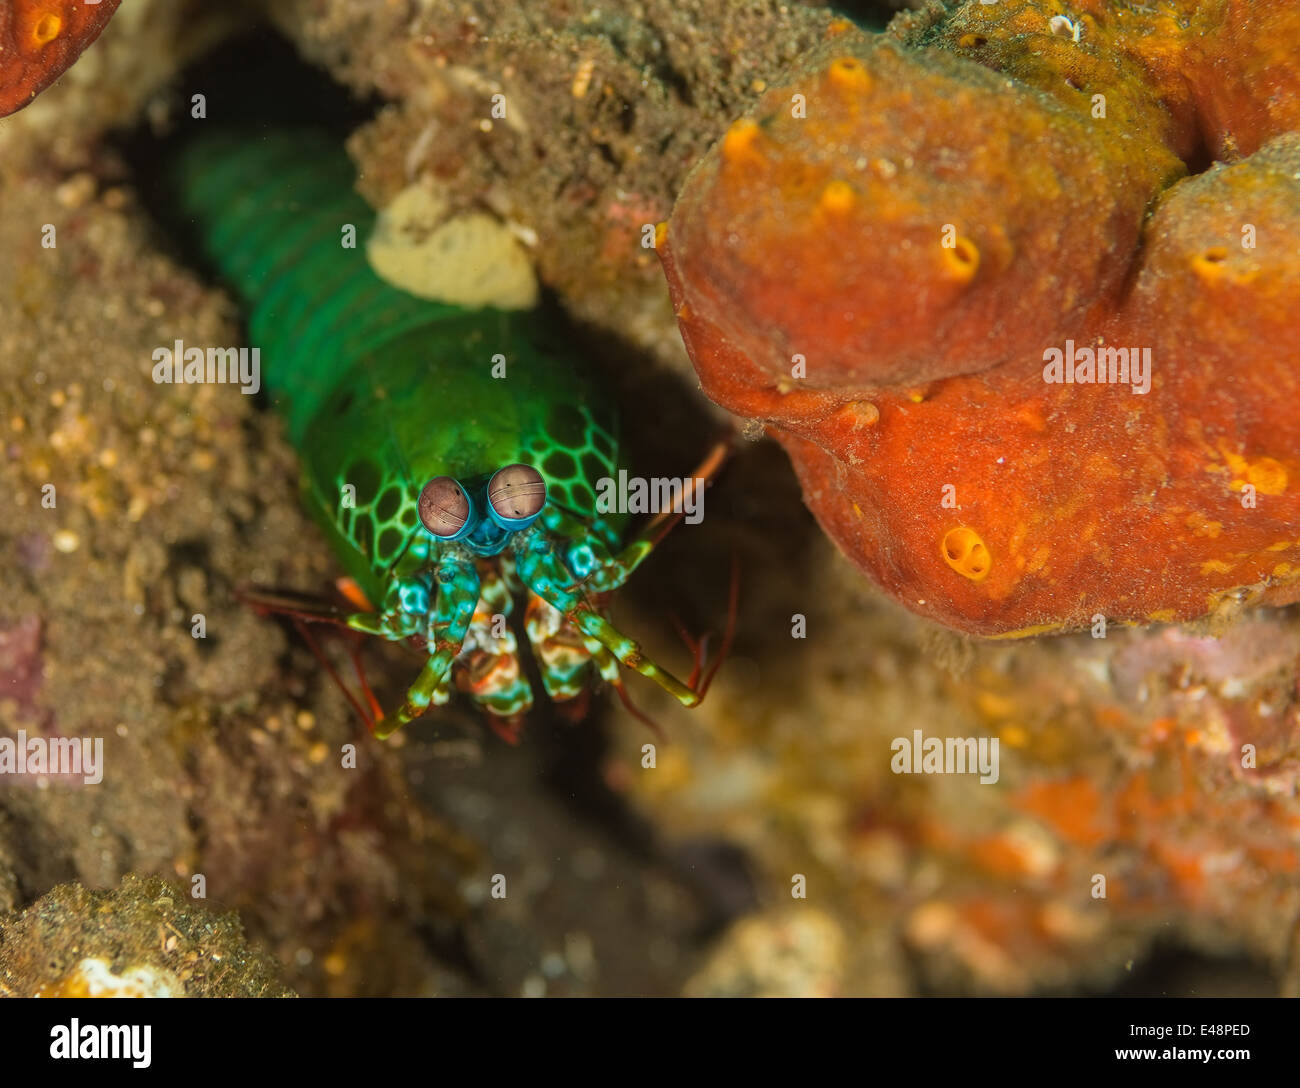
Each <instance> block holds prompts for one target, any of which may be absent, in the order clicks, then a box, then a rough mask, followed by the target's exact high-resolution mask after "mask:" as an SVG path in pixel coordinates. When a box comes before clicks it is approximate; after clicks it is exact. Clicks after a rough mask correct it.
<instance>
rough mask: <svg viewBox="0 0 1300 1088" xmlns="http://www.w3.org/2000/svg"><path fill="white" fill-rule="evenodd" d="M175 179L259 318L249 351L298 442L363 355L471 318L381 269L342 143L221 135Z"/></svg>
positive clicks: (191, 151) (203, 241)
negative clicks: (371, 253)
mask: <svg viewBox="0 0 1300 1088" xmlns="http://www.w3.org/2000/svg"><path fill="white" fill-rule="evenodd" d="M168 177H169V181H170V188H171V189H172V193H173V199H174V201H175V203H176V205H177V207H178V209H179V210H180V212H181V214H183V215H184V216H185V217H187V218H188V219H190V220H192V221H193V224H194V227H195V228H196V230H195V234H196V242H197V244H198V246H199V247H200V250H201V252H202V253H203V254H204V256H206V258H207V259H208V260H209V261H210V262H211V264H212V265H213V266H214V267H215V268H216V270H217V271H218V272H219V273H220V275H221V276H222V277H223V278H224V279H225V280H226V281H227V282H228V284H229V286H230V287H231V288H232V289H233V290H234V292H235V293H236V294H237V295H238V297H239V298H240V301H241V302H242V303H243V305H244V306H245V308H246V310H247V313H248V316H249V325H248V330H249V346H250V347H256V348H260V349H261V360H262V367H263V380H264V384H265V386H266V388H267V390H268V392H269V393H270V395H271V396H272V398H273V399H274V400H275V401H276V403H277V405H278V406H279V407H280V409H281V410H282V411H283V413H284V415H285V417H286V420H287V422H288V426H289V434H290V437H291V438H292V439H294V440H295V441H297V440H298V439H300V438H301V436H302V434H303V432H304V431H305V428H306V426H307V424H308V422H309V421H310V420H311V419H312V418H313V416H314V415H315V413H316V410H317V408H318V407H319V405H320V404H321V402H322V401H323V400H324V398H325V397H326V396H328V394H329V393H330V392H332V391H333V390H334V389H335V388H336V387H337V386H338V385H339V383H340V382H341V381H343V380H344V377H345V376H346V375H347V374H348V372H349V371H350V370H351V369H352V368H353V367H354V366H355V365H356V363H357V362H358V361H359V360H360V359H361V358H362V357H363V356H367V355H370V354H371V353H373V352H375V351H376V350H378V349H379V348H380V347H381V346H382V345H383V344H384V343H386V342H387V341H389V340H391V339H393V338H394V337H397V336H400V335H402V334H404V333H407V332H409V331H410V330H411V329H413V328H416V327H418V326H421V325H424V324H430V323H433V322H437V321H440V320H442V319H444V318H446V317H448V316H452V315H455V314H457V313H459V312H460V311H459V310H457V308H456V307H453V306H448V305H444V304H441V303H435V302H429V301H425V300H422V299H417V298H415V297H413V296H411V295H408V294H406V293H405V292H403V291H400V290H398V289H397V288H394V287H392V286H390V285H389V284H387V283H385V282H384V281H383V280H381V279H380V278H379V277H378V276H376V275H375V273H374V272H373V271H372V270H371V268H370V265H369V264H368V262H367V261H366V258H365V253H364V246H365V240H366V238H367V237H369V234H370V230H371V227H372V225H373V222H374V213H373V212H372V211H371V209H370V207H369V206H368V205H367V204H366V202H365V201H364V200H363V199H362V198H361V197H360V196H359V195H358V194H357V193H356V191H355V189H354V188H353V184H354V180H355V168H354V167H353V165H352V163H351V161H350V160H349V159H348V157H347V154H346V153H345V152H344V151H343V149H342V148H341V147H340V146H339V144H338V142H337V140H336V139H335V138H334V137H330V136H327V135H325V134H324V133H319V132H315V131H312V130H296V131H295V130H291V131H276V132H273V133H268V134H259V133H257V132H253V131H250V132H229V131H217V132H214V133H211V134H207V135H204V136H202V137H200V138H197V139H195V140H192V141H190V142H188V143H187V144H186V145H185V146H184V147H183V148H182V149H181V150H180V151H179V152H178V153H177V155H176V156H175V157H174V159H173V161H172V163H171V164H170V168H169V171H168ZM349 228H352V229H351V231H350V232H349V230H348V229H349ZM348 233H350V234H351V240H352V244H353V246H354V248H348V247H346V246H345V241H348V240H349V239H348V236H347V235H348Z"/></svg>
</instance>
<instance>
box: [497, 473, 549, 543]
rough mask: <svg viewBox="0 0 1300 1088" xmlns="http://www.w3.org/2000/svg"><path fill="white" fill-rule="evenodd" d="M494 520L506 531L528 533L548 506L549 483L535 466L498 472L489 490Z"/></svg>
mask: <svg viewBox="0 0 1300 1088" xmlns="http://www.w3.org/2000/svg"><path fill="white" fill-rule="evenodd" d="M487 495H488V506H489V507H490V508H491V510H490V512H491V515H492V520H493V521H495V522H496V523H497V524H498V525H500V526H501V528H503V529H526V528H527V527H528V526H529V525H531V524H532V523H533V522H534V521H535V520H536V519H537V515H538V514H540V513H541V512H542V507H543V506H545V505H546V481H545V480H543V479H542V474H541V473H540V472H538V471H537V469H535V468H533V467H532V466H531V465H506V467H505V468H502V469H497V471H496V472H495V473H494V474H493V476H492V479H491V480H489V481H488V487H487Z"/></svg>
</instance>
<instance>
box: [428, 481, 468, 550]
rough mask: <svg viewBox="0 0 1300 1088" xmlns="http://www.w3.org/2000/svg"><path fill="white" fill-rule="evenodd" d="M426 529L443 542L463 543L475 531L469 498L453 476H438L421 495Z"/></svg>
mask: <svg viewBox="0 0 1300 1088" xmlns="http://www.w3.org/2000/svg"><path fill="white" fill-rule="evenodd" d="M418 507H419V511H420V520H421V521H422V522H424V527H425V528H426V529H428V530H429V532H431V533H432V534H433V535H434V536H436V537H437V538H438V539H439V540H459V539H460V538H461V537H462V536H464V535H465V533H466V531H467V530H468V529H469V528H471V525H470V517H469V515H470V505H469V496H468V495H466V494H465V489H464V488H463V487H461V486H460V484H459V483H457V482H456V481H455V480H453V479H452V478H451V477H450V476H435V477H434V478H433V479H432V480H430V481H429V482H428V483H427V484H425V485H424V490H423V491H421V492H420V501H419V504H418Z"/></svg>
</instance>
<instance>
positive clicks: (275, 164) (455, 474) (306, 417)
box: [173, 132, 698, 736]
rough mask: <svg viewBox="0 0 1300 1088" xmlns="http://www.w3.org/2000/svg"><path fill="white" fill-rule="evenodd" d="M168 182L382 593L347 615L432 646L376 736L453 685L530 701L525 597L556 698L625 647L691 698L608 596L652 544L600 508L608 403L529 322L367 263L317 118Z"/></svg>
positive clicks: (612, 463) (183, 165) (308, 498)
mask: <svg viewBox="0 0 1300 1088" xmlns="http://www.w3.org/2000/svg"><path fill="white" fill-rule="evenodd" d="M173 183H174V186H175V190H176V192H177V194H178V202H179V206H180V210H181V212H182V213H183V214H184V215H186V216H188V217H189V218H191V219H193V220H194V222H195V224H196V226H197V231H198V240H199V244H200V246H201V248H202V250H203V252H204V254H205V256H206V257H207V258H208V259H209V260H210V261H211V262H212V263H213V264H214V265H215V267H216V269H217V270H218V271H219V272H220V274H221V275H222V277H223V278H224V279H225V280H226V281H227V282H229V284H230V285H231V286H232V287H233V289H234V290H235V292H236V293H237V294H238V296H239V297H240V298H241V300H242V301H243V303H244V304H245V306H246V307H247V310H248V314H249V339H250V342H251V345H252V346H254V347H256V348H258V349H259V351H260V355H261V359H262V361H263V363H264V365H265V368H266V373H265V381H264V384H265V387H266V389H267V391H268V393H269V395H270V397H271V399H272V400H273V402H274V403H275V404H276V406H277V408H278V409H279V410H280V411H281V412H282V414H283V415H284V418H285V420H286V423H287V428H288V433H289V437H290V439H291V441H292V442H293V443H294V445H295V447H296V448H297V450H298V452H299V455H300V457H301V461H302V476H303V495H304V501H305V502H306V504H307V506H308V507H309V509H310V510H311V511H312V513H313V515H314V516H315V517H316V518H317V520H318V521H319V522H320V524H321V526H322V528H323V529H324V531H325V532H326V534H327V535H328V536H329V538H330V540H331V543H332V544H333V545H334V548H335V550H336V551H337V552H338V554H339V557H340V559H341V561H342V562H343V564H344V566H345V567H346V569H347V571H348V573H349V575H351V577H352V578H353V580H354V581H355V583H356V584H357V586H358V587H359V588H360V589H361V591H362V592H363V593H364V595H365V596H366V598H367V599H368V601H370V602H372V603H373V605H374V606H375V610H374V611H361V612H358V613H355V614H353V615H351V616H350V617H348V621H347V622H348V623H349V625H350V626H352V627H354V628H356V629H358V630H361V631H365V632H367V633H371V634H375V635H380V636H382V637H384V638H388V639H392V640H408V641H412V642H414V643H415V644H417V645H420V646H421V647H425V648H427V650H428V657H427V660H426V663H425V665H424V668H423V669H422V671H421V673H420V676H419V677H418V678H417V680H416V681H415V683H414V684H413V685H412V686H411V688H410V689H409V690H408V692H407V698H406V702H405V704H404V705H403V706H402V707H401V709H400V710H399V711H398V712H397V713H396V714H395V715H392V716H389V717H388V718H386V719H385V720H384V721H383V722H381V723H380V724H379V726H378V729H377V732H378V733H379V735H381V736H386V735H388V733H390V732H392V730H393V729H395V728H397V727H398V726H400V725H401V724H403V723H404V722H406V721H409V720H410V719H412V718H414V717H416V716H418V715H419V714H421V713H423V712H424V710H425V709H426V708H427V707H428V706H429V705H430V703H442V702H445V701H446V700H447V699H448V698H449V697H450V694H451V691H452V689H453V688H454V687H459V688H461V689H462V690H464V691H466V692H468V693H469V694H470V695H471V696H472V697H473V698H474V699H475V701H477V702H478V703H479V704H480V705H481V706H483V707H484V709H485V710H487V711H488V712H489V713H490V714H492V715H495V717H496V719H497V720H498V721H505V722H514V721H517V720H518V717H519V715H521V714H522V713H523V712H524V711H525V710H527V709H528V707H529V706H530V705H531V702H532V693H531V689H530V686H529V684H528V680H527V678H526V676H525V675H524V671H523V669H522V668H521V665H520V661H519V655H518V647H517V642H516V640H515V637H514V635H513V634H512V633H511V632H510V630H509V628H508V626H507V625H506V623H505V622H504V617H505V616H507V615H508V614H509V613H510V611H511V609H512V607H513V602H514V600H515V599H516V598H517V597H519V596H526V599H527V606H526V613H525V629H526V631H527V635H528V639H529V642H530V643H531V645H532V649H533V652H534V656H535V658H536V659H537V661H538V665H539V670H540V673H541V678H542V682H543V685H544V687H545V689H546V691H547V693H548V694H549V695H550V696H551V697H552V698H554V699H557V700H559V699H571V698H574V697H576V696H578V695H580V694H582V693H583V692H584V691H585V690H586V689H587V688H588V686H589V685H590V682H591V680H592V678H593V675H592V674H593V671H594V672H597V673H599V674H601V675H603V676H604V677H605V678H606V679H608V680H610V681H611V682H613V683H615V684H617V683H618V664H617V663H618V662H622V663H623V664H624V665H626V666H628V667H631V668H634V669H636V670H637V671H638V672H641V673H642V674H643V675H646V676H649V677H651V678H652V679H654V680H655V681H656V682H657V683H659V684H660V685H661V686H663V687H664V688H666V689H667V690H668V691H670V692H671V693H672V694H674V695H675V696H676V697H677V698H678V699H679V700H680V701H682V702H683V703H685V704H687V705H694V704H695V703H696V702H697V701H698V696H697V695H696V693H695V692H694V691H693V690H692V689H691V688H690V687H688V686H687V685H685V684H682V683H681V682H680V681H678V680H676V679H675V678H673V677H672V676H671V675H669V674H668V673H667V672H665V671H664V670H662V669H660V668H659V667H658V666H657V665H655V664H654V663H653V662H651V661H650V660H649V659H648V658H646V657H645V655H644V654H643V653H642V651H641V649H640V647H638V646H637V645H636V643H634V642H632V641H631V640H630V639H628V638H627V637H626V636H623V635H621V634H620V633H619V632H618V631H616V630H615V629H614V628H613V627H612V626H611V625H610V623H609V621H608V619H607V618H606V616H605V614H604V611H603V609H602V607H601V602H602V600H603V599H604V596H605V595H606V594H608V593H609V592H610V591H611V590H613V589H616V588H617V587H618V586H619V585H620V584H621V583H622V582H623V581H624V580H625V579H626V577H627V576H628V575H629V574H630V573H631V572H632V570H634V569H635V567H636V566H637V565H638V564H639V563H640V562H641V561H642V560H643V559H644V558H645V556H646V555H647V554H649V552H650V550H651V548H652V544H651V543H650V542H648V541H646V540H634V541H632V542H631V543H630V544H629V545H628V546H627V547H625V548H623V549H622V550H621V551H620V550H619V541H620V534H621V530H622V528H623V523H622V518H621V516H620V515H618V514H615V513H609V512H604V511H601V510H600V509H598V505H599V504H598V503H597V491H598V487H599V486H600V481H602V480H604V479H608V478H611V477H615V476H617V474H618V470H619V468H620V460H619V447H618V442H617V439H616V432H615V428H614V424H613V417H612V415H611V413H610V411H609V407H608V405H607V404H606V403H605V402H604V401H603V400H602V399H601V398H600V397H599V395H598V394H597V393H596V392H595V388H594V386H593V384H592V383H591V381H590V380H589V379H588V378H587V377H586V376H584V375H582V374H580V373H579V372H578V371H577V369H576V368H575V367H574V366H572V365H571V364H569V363H567V362H566V361H565V359H564V352H563V351H562V350H561V349H560V348H559V347H558V346H557V345H553V344H550V343H549V342H548V341H549V340H550V339H551V338H552V334H551V333H550V332H549V330H548V328H547V327H546V326H545V325H544V323H543V322H542V320H541V319H540V318H539V317H537V316H536V315H533V314H519V313H509V312H505V311H499V310H492V309H483V310H465V309H462V308H459V307H456V306H452V305H447V304H442V303H437V302H431V301H427V300H422V299H417V298H414V297H412V296H410V295H408V294H406V293H405V292H402V291H400V290H398V289H397V288H395V287H393V286H391V285H389V284H387V283H385V282H384V281H383V280H381V279H380V278H379V277H378V276H376V275H375V273H374V272H373V271H372V270H371V268H370V266H369V264H368V262H367V261H366V258H365V255H364V252H363V249H362V248H361V244H363V243H364V239H365V238H366V237H367V236H368V234H369V231H370V228H371V226H372V223H373V218H374V217H373V213H372V212H371V211H370V209H369V208H368V206H367V205H366V204H365V202H364V201H363V200H362V199H361V198H360V197H359V196H358V195H357V194H356V193H355V192H354V190H353V171H352V167H351V164H350V162H349V160H348V159H347V156H346V155H345V154H344V153H343V151H342V149H341V148H339V147H338V146H337V145H336V144H334V143H333V142H332V141H330V140H329V139H328V138H326V137H324V136H322V135H317V134H315V133H310V132H289V133H276V134H273V135H272V136H270V137H262V138H257V137H252V138H250V137H249V136H246V135H240V134H217V135H213V136H208V137H205V138H204V139H202V140H200V141H197V142H193V143H191V144H190V145H189V146H188V147H186V148H185V149H184V150H183V151H182V152H181V153H180V154H179V155H178V156H177V158H176V161H175V165H174V175H173ZM358 240H360V244H359V243H358ZM349 243H351V244H349ZM512 466H513V467H512ZM520 466H523V467H522V468H521V467H520ZM538 477H540V481H541V484H544V492H543V491H542V490H541V484H539V483H538V482H537V481H538Z"/></svg>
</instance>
